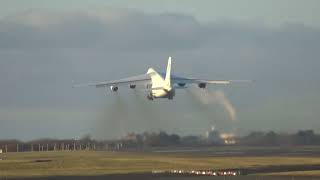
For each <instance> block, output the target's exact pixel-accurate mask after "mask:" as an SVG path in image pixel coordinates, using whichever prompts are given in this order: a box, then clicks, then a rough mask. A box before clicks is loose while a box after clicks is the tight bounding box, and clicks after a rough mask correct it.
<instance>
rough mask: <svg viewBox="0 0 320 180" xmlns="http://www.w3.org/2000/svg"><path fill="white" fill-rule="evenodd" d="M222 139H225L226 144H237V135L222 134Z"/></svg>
mask: <svg viewBox="0 0 320 180" xmlns="http://www.w3.org/2000/svg"><path fill="white" fill-rule="evenodd" d="M220 137H221V139H223V142H224V144H228V145H231V144H236V140H235V135H234V134H233V133H222V134H220Z"/></svg>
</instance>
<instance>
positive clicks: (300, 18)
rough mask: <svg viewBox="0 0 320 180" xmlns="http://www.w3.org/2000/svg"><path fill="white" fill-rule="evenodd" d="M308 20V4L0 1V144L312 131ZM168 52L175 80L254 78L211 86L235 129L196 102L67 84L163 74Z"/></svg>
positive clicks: (314, 83)
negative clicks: (151, 134)
mask: <svg viewBox="0 0 320 180" xmlns="http://www.w3.org/2000/svg"><path fill="white" fill-rule="evenodd" d="M319 12H320V3H319V1H316V0H314V1H312V0H306V1H293V0H277V1H276V0H274V1H273V0H265V1H262V0H260V1H257V0H252V1H249V0H246V1H245V0H242V1H212V0H211V1H204V0H203V1H157V2H156V1H149V0H148V1H147V0H145V1H142V0H141V1H134V2H133V1H119V0H117V1H102V0H101V1H98V0H96V1H82V0H77V1H76V0H74V1H71V0H70V1H62V0H56V1H45V0H38V1H35V0H28V1H18V0H16V1H15V0H7V1H4V0H0V83H1V86H0V88H1V89H0V90H1V93H0V139H2V138H22V139H33V138H40V137H58V138H63V137H68V138H70V137H71V138H72V137H79V136H82V135H84V134H87V133H90V134H93V135H94V136H95V137H99V138H111V137H118V136H121V135H123V134H125V133H126V132H129V131H136V132H142V131H159V130H166V131H169V132H175V133H179V134H183V135H186V134H191V133H195V134H201V133H204V132H205V131H206V130H208V129H209V128H210V126H212V125H214V126H216V127H217V129H220V130H221V131H235V132H239V133H245V132H248V131H250V130H276V131H285V132H287V131H295V130H297V129H309V128H312V129H314V130H316V131H319V130H320V121H319V115H320V112H319V111H318V109H320V95H319V92H320V83H319V77H320V72H319V70H318V69H319V67H320V21H319V20H320V18H319V17H320V14H319ZM168 56H173V70H174V72H175V73H176V74H183V75H188V76H196V77H200V78H201V77H202V78H216V79H252V80H254V83H252V84H234V85H231V86H228V87H221V86H213V87H211V88H210V91H211V92H217V91H218V92H220V91H223V92H224V93H225V96H226V97H227V98H228V101H229V102H230V103H231V104H232V105H233V106H234V108H235V110H236V121H235V122H233V121H231V120H230V117H229V116H228V111H227V110H226V109H224V108H223V107H221V105H219V104H216V103H209V104H207V103H206V102H205V103H204V102H203V101H202V99H203V97H204V98H210V97H209V96H203V95H201V94H200V95H199V94H194V93H191V92H185V91H181V92H177V97H176V99H175V100H174V101H166V100H160V101H155V102H148V101H147V100H146V98H145V96H146V93H145V92H141V91H138V92H133V91H130V90H128V89H127V88H126V87H123V88H120V92H119V93H118V94H112V93H111V92H110V91H109V90H108V89H95V88H80V89H73V88H71V82H72V80H75V81H76V82H90V81H100V80H110V79H119V78H122V77H125V76H130V75H135V74H141V73H145V72H146V71H147V68H148V67H150V66H152V67H155V68H156V69H159V70H160V71H163V70H164V69H165V66H166V60H167V57H168ZM105 94H106V95H105ZM199 96H203V97H199ZM213 99H214V98H213ZM213 101H214V100H213Z"/></svg>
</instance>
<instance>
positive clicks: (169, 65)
mask: <svg viewBox="0 0 320 180" xmlns="http://www.w3.org/2000/svg"><path fill="white" fill-rule="evenodd" d="M164 81H165V84H166V85H167V86H169V87H171V57H169V59H168V65H167V71H166V77H165V79H164Z"/></svg>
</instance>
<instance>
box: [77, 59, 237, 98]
mask: <svg viewBox="0 0 320 180" xmlns="http://www.w3.org/2000/svg"><path fill="white" fill-rule="evenodd" d="M230 83H231V81H230V80H206V79H197V78H189V77H182V76H175V75H173V74H171V57H169V59H168V65H167V71H166V73H158V72H157V71H155V70H154V69H153V68H149V69H148V71H147V73H146V74H142V75H137V76H132V77H127V78H124V79H119V80H113V81H104V82H97V83H88V84H78V85H74V86H73V87H86V86H93V87H97V88H103V87H110V89H111V90H112V91H113V92H116V91H118V88H119V86H125V85H127V86H128V87H129V88H131V89H135V88H136V86H137V85H142V87H143V88H145V89H146V90H147V92H148V95H147V98H148V100H154V99H156V98H168V99H170V100H172V99H173V97H174V96H175V90H176V89H185V88H188V87H189V86H188V84H196V85H198V87H199V88H202V89H203V88H206V85H207V84H219V85H228V84H230Z"/></svg>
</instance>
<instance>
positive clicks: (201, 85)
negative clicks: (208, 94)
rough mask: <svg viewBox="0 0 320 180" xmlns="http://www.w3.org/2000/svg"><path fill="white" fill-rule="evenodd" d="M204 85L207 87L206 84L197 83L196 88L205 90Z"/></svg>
mask: <svg viewBox="0 0 320 180" xmlns="http://www.w3.org/2000/svg"><path fill="white" fill-rule="evenodd" d="M206 85H207V84H206V83H199V84H198V87H199V88H202V89H204V88H206Z"/></svg>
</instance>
